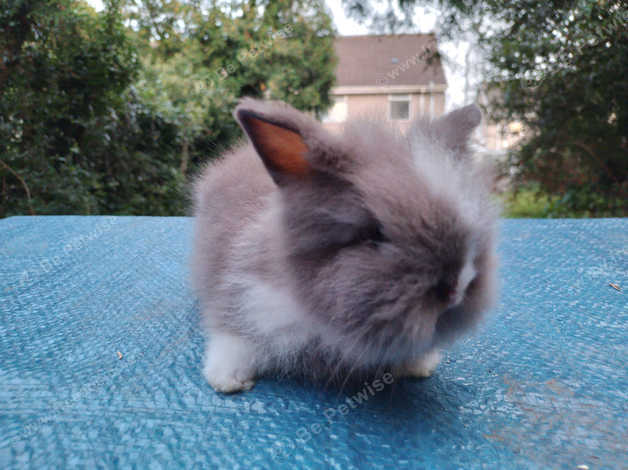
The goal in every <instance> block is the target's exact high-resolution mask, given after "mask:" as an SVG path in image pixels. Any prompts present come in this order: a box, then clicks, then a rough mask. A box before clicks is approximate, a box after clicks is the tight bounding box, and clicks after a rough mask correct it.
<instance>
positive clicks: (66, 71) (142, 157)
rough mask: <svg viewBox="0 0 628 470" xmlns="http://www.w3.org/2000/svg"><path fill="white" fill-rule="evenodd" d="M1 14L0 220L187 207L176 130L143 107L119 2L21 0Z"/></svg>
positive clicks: (158, 211)
mask: <svg viewBox="0 0 628 470" xmlns="http://www.w3.org/2000/svg"><path fill="white" fill-rule="evenodd" d="M0 13H1V16H0V26H1V29H2V31H3V34H2V35H0V37H1V38H2V42H1V48H2V51H3V56H4V59H3V62H2V68H1V69H0V70H1V73H2V75H3V80H2V82H1V88H0V98H1V99H0V111H1V112H0V156H1V157H0V158H1V162H2V163H1V164H0V178H1V182H2V183H1V184H2V199H1V205H0V216H7V215H12V214H20V213H38V214H52V213H55V214H68V213H84V214H98V213H114V214H115V213H123V214H141V213H154V214H168V213H173V212H174V213H180V212H181V207H182V205H181V203H180V202H177V201H180V200H181V198H180V196H179V195H178V191H179V189H180V187H181V183H182V178H181V177H180V175H179V174H178V173H177V172H175V171H173V160H174V161H177V160H176V156H177V155H176V151H177V149H176V148H175V147H176V142H177V139H178V133H179V130H178V128H177V127H176V126H174V125H173V124H172V123H171V122H168V121H167V120H166V119H164V118H163V117H162V116H160V115H159V114H157V113H155V112H154V111H153V110H152V109H151V108H150V107H149V106H146V105H144V104H142V103H140V102H139V101H138V99H137V96H136V94H135V93H134V92H133V90H132V88H130V84H131V83H132V82H133V81H134V80H135V78H136V75H137V69H138V64H137V60H136V55H135V52H134V48H133V46H132V44H131V43H130V42H129V39H128V37H127V34H126V28H125V27H124V26H123V24H122V17H121V15H120V11H119V9H118V6H117V4H116V3H114V2H109V3H108V4H107V9H106V10H105V12H104V13H103V14H95V13H94V12H93V10H91V9H90V8H89V7H87V6H85V5H84V4H83V3H81V2H77V1H74V0H35V1H27V0H18V1H15V2H13V3H12V4H10V5H8V6H7V7H6V8H4V9H3V10H2V11H1V12H0Z"/></svg>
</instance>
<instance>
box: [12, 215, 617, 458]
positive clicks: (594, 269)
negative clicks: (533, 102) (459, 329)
mask: <svg viewBox="0 0 628 470" xmlns="http://www.w3.org/2000/svg"><path fill="white" fill-rule="evenodd" d="M191 228H192V221H191V219H186V218H149V217H32V218H31V217H15V218H9V219H4V220H0V311H1V313H0V468H7V467H36V468H45V467H52V468H68V467H79V468H80V467H83V468H94V467H95V466H106V467H111V466H120V467H125V468H127V467H130V466H136V467H138V468H176V467H188V468H189V467H197V468H207V467H215V466H219V467H224V468H246V469H248V468H283V467H285V468H295V467H311V468H342V469H348V468H366V467H368V468H381V469H385V468H395V467H400V468H426V469H427V468H547V467H552V468H576V466H578V465H588V466H589V468H591V469H593V468H621V467H623V468H626V467H628V460H627V458H626V442H628V435H627V411H628V409H627V407H628V405H627V403H628V374H627V370H626V368H627V366H626V360H627V357H628V355H627V353H628V333H627V331H628V329H627V328H628V311H627V308H626V307H627V303H626V295H627V294H626V291H628V273H627V270H628V251H627V250H628V235H627V233H628V221H627V220H547V221H541V220H507V221H504V222H503V226H502V235H501V238H502V241H501V245H500V253H501V259H502V269H501V279H502V296H501V301H500V304H499V306H498V308H497V309H496V312H495V313H494V315H493V316H492V317H491V318H490V320H489V321H488V322H487V323H486V324H485V326H484V327H483V328H481V330H480V331H479V332H478V333H477V334H476V335H474V336H472V337H469V338H468V339H466V340H464V341H462V342H460V343H458V345H457V346H455V347H454V349H452V350H451V351H450V352H448V353H447V355H446V359H445V361H444V363H443V364H441V366H440V367H439V368H438V370H437V372H436V374H435V375H434V376H433V377H432V378H430V379H427V380H421V381H419V380H399V381H395V382H394V383H393V384H391V385H387V386H386V388H385V389H384V390H383V391H381V392H379V393H376V394H375V395H374V396H371V395H370V394H368V399H367V400H366V401H363V402H362V403H361V404H357V398H356V399H355V400H354V401H352V402H351V404H352V405H353V407H352V406H349V403H348V402H347V401H346V399H347V398H348V397H351V396H353V395H355V394H356V392H359V391H360V390H352V391H344V392H340V391H338V390H335V389H324V388H322V387H318V388H315V387H312V386H310V385H307V384H303V383H298V382H295V381H291V380H287V379H284V380H275V379H272V378H267V379H263V380H261V381H260V382H259V383H258V384H257V386H256V387H255V388H254V389H253V390H252V391H251V392H248V393H245V394H242V395H232V396H221V395H218V394H216V393H214V392H213V391H212V390H211V389H210V387H209V386H208V385H206V383H205V382H204V380H203V378H202V377H201V374H200V370H199V368H200V360H201V353H202V345H203V339H202V336H201V333H200V331H199V329H198V326H197V322H198V305H197V303H196V301H195V300H194V298H193V296H192V294H191V292H190V290H189V288H188V281H187V263H186V257H187V255H188V253H189V248H190V237H191ZM611 282H612V283H615V284H618V285H620V286H622V287H623V292H619V291H617V290H615V289H614V288H612V287H611V286H609V283H611ZM117 351H120V352H121V353H122V354H123V358H122V359H119V358H118V355H117ZM342 404H345V407H344V408H341V407H340V405H342ZM343 413H344V414H343Z"/></svg>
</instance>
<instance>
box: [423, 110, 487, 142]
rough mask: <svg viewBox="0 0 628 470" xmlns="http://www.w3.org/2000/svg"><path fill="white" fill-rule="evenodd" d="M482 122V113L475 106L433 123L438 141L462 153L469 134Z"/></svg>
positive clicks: (449, 114)
mask: <svg viewBox="0 0 628 470" xmlns="http://www.w3.org/2000/svg"><path fill="white" fill-rule="evenodd" d="M481 121H482V112H481V111H480V108H479V107H478V106H476V105H475V104H471V105H469V106H465V107H464V108H459V109H456V110H454V111H451V112H450V113H448V114H446V115H444V116H443V117H441V118H439V119H438V120H436V121H435V122H434V127H435V129H436V131H437V132H438V135H439V137H440V139H439V140H441V142H443V143H444V144H445V145H447V146H448V147H449V148H451V149H452V150H454V151H461V152H464V151H465V150H466V148H467V144H468V142H469V139H470V137H471V134H472V133H473V131H474V130H475V128H476V127H478V125H479V124H480V122H481Z"/></svg>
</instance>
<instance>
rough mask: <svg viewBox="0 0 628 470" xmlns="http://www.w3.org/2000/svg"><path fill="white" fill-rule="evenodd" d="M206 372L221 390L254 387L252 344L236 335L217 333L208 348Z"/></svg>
mask: <svg viewBox="0 0 628 470" xmlns="http://www.w3.org/2000/svg"><path fill="white" fill-rule="evenodd" d="M203 375H204V376H205V379H206V380H207V382H209V385H211V386H212V388H213V389H214V390H216V391H217V392H221V393H235V392H243V391H246V390H250V389H251V388H253V385H255V380H254V378H255V369H254V365H253V351H252V348H251V346H250V345H249V344H248V343H247V342H246V340H243V339H242V338H238V337H236V336H232V335H228V334H222V333H218V334H213V335H212V336H211V338H210V342H209V346H208V347H207V349H206V350H205V360H204V364H203Z"/></svg>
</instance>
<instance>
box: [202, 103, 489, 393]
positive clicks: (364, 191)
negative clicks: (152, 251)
mask: <svg viewBox="0 0 628 470" xmlns="http://www.w3.org/2000/svg"><path fill="white" fill-rule="evenodd" d="M234 115H235V118H236V119H237V120H238V122H239V123H240V125H241V126H242V128H243V129H244V131H245V132H246V134H247V136H248V139H249V141H250V143H246V144H242V145H240V146H239V147H237V148H235V149H233V150H232V151H230V152H228V153H227V154H226V155H224V156H223V158H221V159H220V160H219V161H217V162H215V163H212V164H210V165H209V166H208V167H207V168H206V169H205V171H204V172H203V173H202V175H201V176H200V178H199V179H198V181H197V182H196V185H195V187H194V192H195V215H196V230H195V245H194V252H193V260H192V261H193V278H194V284H195V288H196V290H197V292H198V295H199V297H200V300H201V306H202V317H203V322H204V326H205V328H206V330H207V333H208V342H207V346H206V351H205V358H204V364H203V373H204V375H205V377H206V378H207V381H208V382H209V383H210V384H211V386H212V387H213V388H214V389H215V390H217V391H220V392H236V391H240V390H247V389H249V388H251V387H252V386H253V385H254V382H255V379H256V377H259V376H260V375H261V374H263V373H265V372H268V371H272V370H280V371H284V372H304V371H305V372H313V371H317V372H316V373H317V374H319V375H320V374H321V373H322V374H328V375H332V374H343V373H344V374H347V373H350V372H352V371H361V372H365V373H368V372H369V371H371V372H373V371H376V370H383V369H388V370H394V371H396V372H397V373H398V374H403V375H409V376H421V377H423V376H428V375H429V374H431V372H432V371H433V370H434V369H435V367H436V365H437V364H438V362H439V360H440V355H439V350H440V349H441V348H442V347H444V346H446V345H447V344H449V343H450V342H451V341H452V340H453V339H454V338H455V337H456V336H458V335H459V334H460V333H463V332H465V331H466V330H468V329H469V328H470V327H472V326H473V325H474V324H476V323H477V322H478V320H479V319H480V317H481V314H482V312H484V311H485V310H486V309H487V308H489V307H490V306H491V305H492V303H493V301H494V298H495V291H496V288H495V286H496V280H495V276H496V275H495V272H496V254H495V231H496V221H497V217H498V211H497V209H496V207H495V206H494V204H493V203H492V202H491V199H490V197H489V188H490V184H491V180H490V172H489V171H487V170H486V168H484V167H483V166H481V165H478V164H476V163H474V161H473V160H472V158H471V154H470V152H469V149H468V141H469V138H470V134H471V133H472V131H473V130H474V129H475V128H476V127H477V125H478V124H479V122H480V119H481V113H480V111H479V109H478V108H477V107H475V106H467V107H465V108H461V109H458V110H456V111H453V112H451V113H449V114H447V115H445V116H444V117H442V118H440V119H438V120H435V121H417V122H416V123H414V125H413V127H412V129H411V130H410V131H409V132H408V133H407V134H406V135H400V134H397V133H395V132H393V131H392V130H391V129H390V128H388V127H387V126H386V125H382V124H378V123H377V122H376V121H356V122H353V123H351V122H349V123H347V124H346V125H345V128H344V131H343V133H342V134H341V135H332V134H331V133H329V132H327V131H326V130H325V129H323V127H322V126H321V124H320V123H318V122H317V121H315V120H314V119H312V118H311V117H309V116H308V115H306V114H303V113H301V112H299V111H297V110H295V109H293V108H292V107H290V106H288V105H285V104H283V103H277V102H264V101H256V100H253V99H244V100H242V101H241V103H240V105H239V106H238V107H237V108H236V110H235V113H234Z"/></svg>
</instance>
